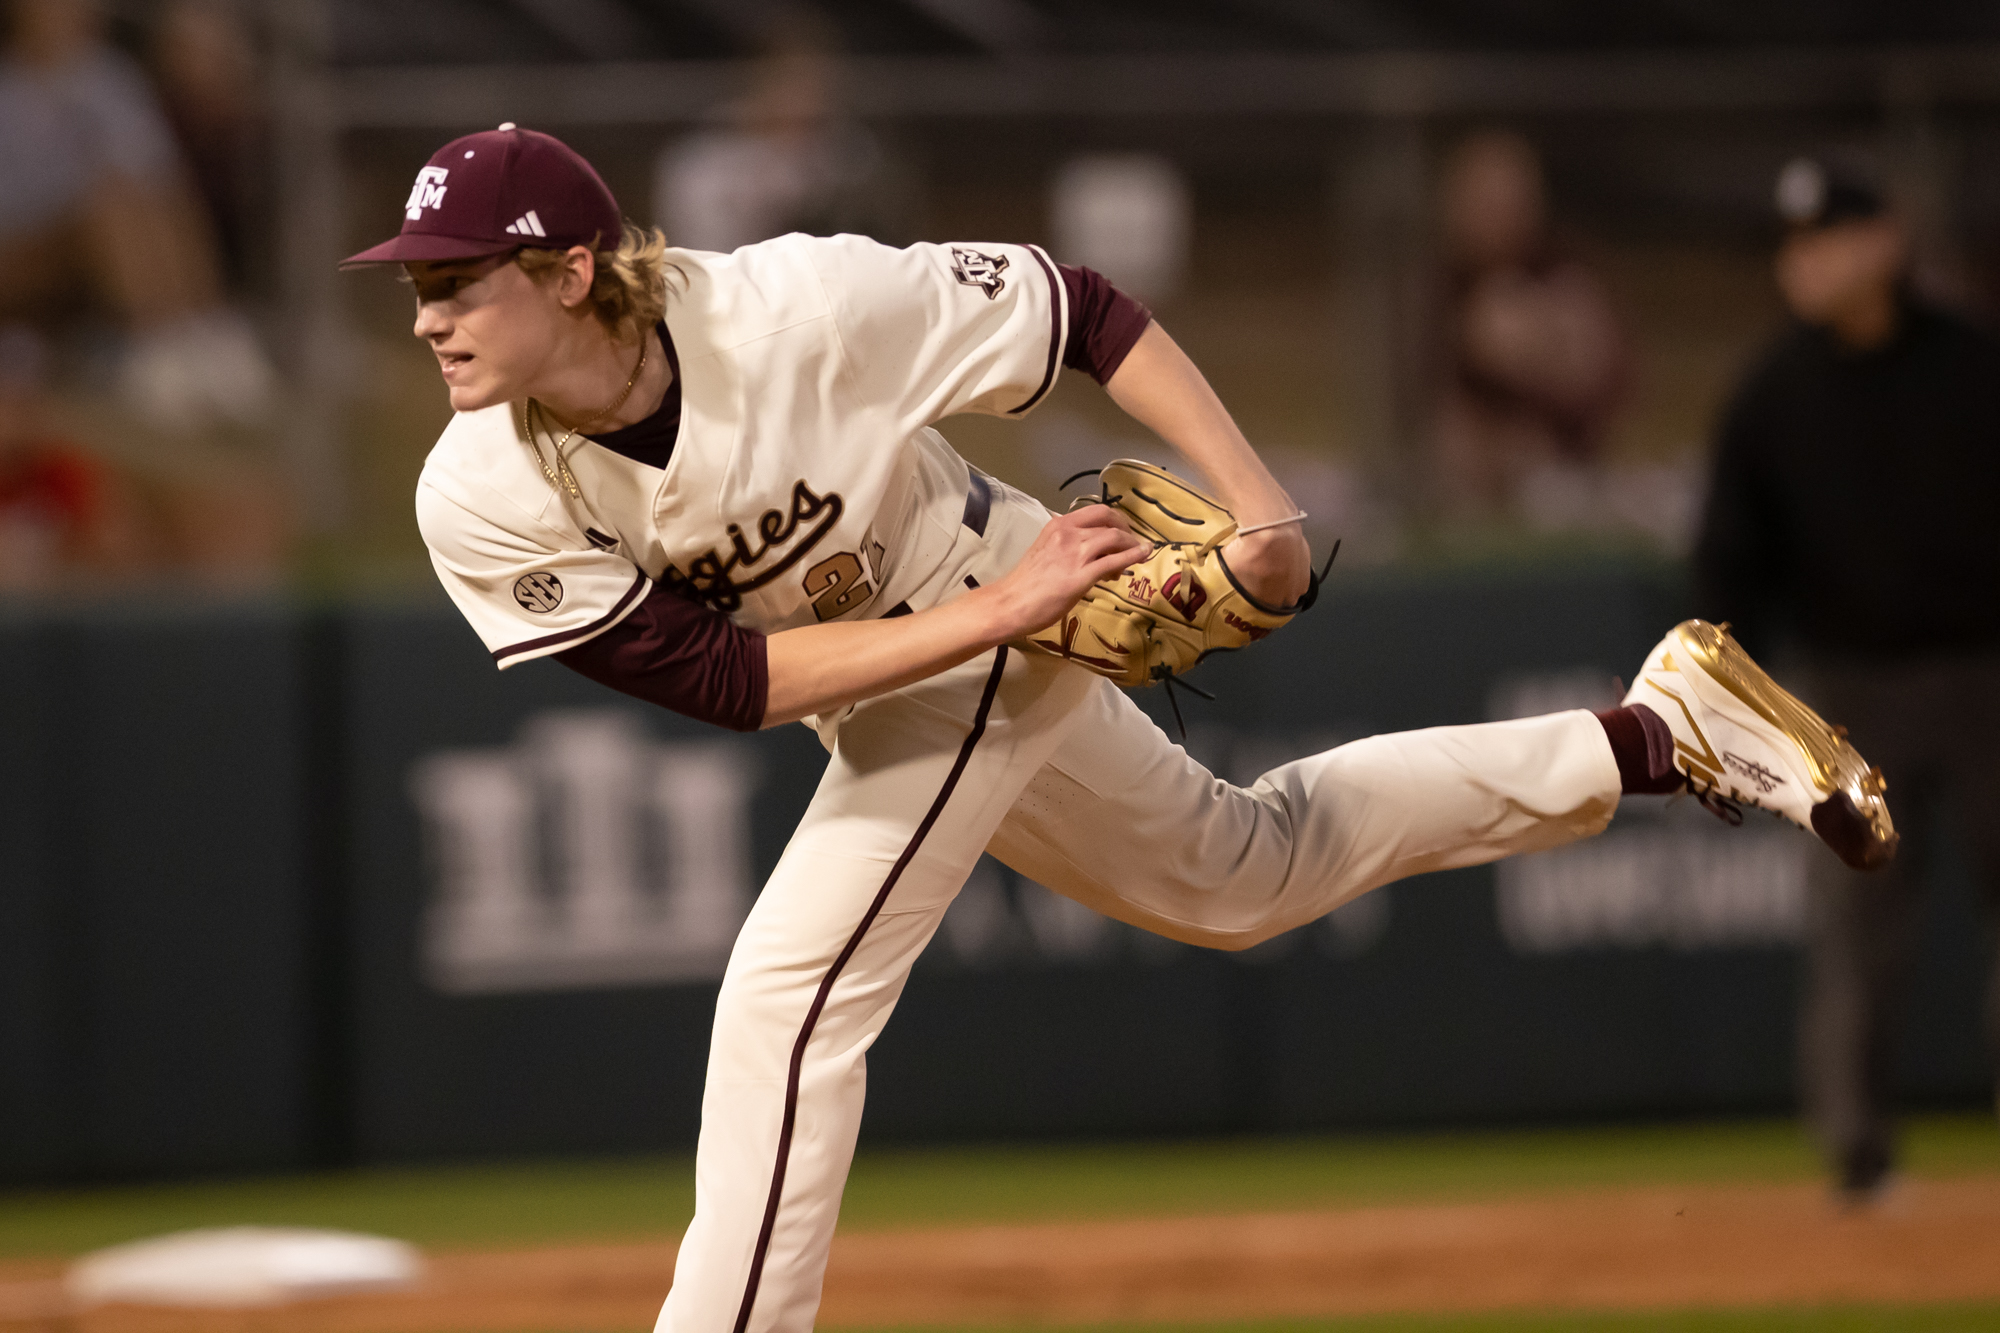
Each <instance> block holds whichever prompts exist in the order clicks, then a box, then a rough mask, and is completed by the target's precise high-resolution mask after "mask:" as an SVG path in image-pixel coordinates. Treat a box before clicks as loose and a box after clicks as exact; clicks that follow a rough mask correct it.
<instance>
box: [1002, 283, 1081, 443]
mask: <svg viewBox="0 0 2000 1333" xmlns="http://www.w3.org/2000/svg"><path fill="white" fill-rule="evenodd" d="M1028 253H1029V254H1031V255H1033V256H1034V257H1035V262H1036V263H1037V264H1040V265H1041V266H1042V276H1044V277H1046V278H1047V279H1048V280H1049V364H1048V368H1047V369H1045V370H1044V371H1043V372H1042V387H1041V388H1039V389H1037V390H1035V391H1034V393H1032V394H1030V395H1029V397H1028V401H1027V402H1025V403H1022V404H1021V405H1020V406H1019V407H1017V408H1014V409H1013V410H1012V411H1010V412H1009V413H1008V414H1007V415H1008V416H1010V417H1017V416H1019V415H1021V413H1023V412H1025V411H1027V410H1028V409H1029V408H1031V407H1033V406H1034V405H1035V404H1036V403H1039V402H1041V401H1042V398H1043V397H1044V396H1045V395H1046V394H1047V393H1048V391H1049V389H1050V388H1051V387H1053V386H1054V384H1055V382H1056V367H1057V366H1060V365H1061V364H1062V356H1063V342H1064V341H1065V340H1066V339H1067V338H1068V336H1069V321H1068V320H1065V319H1064V318H1063V303H1064V298H1065V296H1067V294H1068V292H1067V289H1065V288H1064V286H1063V282H1062V279H1061V278H1058V277H1057V276H1056V270H1055V266H1054V265H1052V264H1050V263H1049V259H1048V256H1047V255H1045V254H1043V253H1042V248H1041V247H1040V246H1039V245H1031V246H1029V247H1028Z"/></svg>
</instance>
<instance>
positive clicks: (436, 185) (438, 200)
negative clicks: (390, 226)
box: [403, 153, 472, 222]
mask: <svg viewBox="0 0 2000 1333" xmlns="http://www.w3.org/2000/svg"><path fill="white" fill-rule="evenodd" d="M466 156H467V157H470V156H472V155H471V154H470V153H467V154H466ZM450 174H451V168H449V167H425V168H424V169H423V170H421V171H419V172H418V173H417V183H416V184H415V185H412V186H411V187H410V197H409V199H408V200H406V201H405V202H404V204H403V216H404V217H406V218H408V219H409V220H410V221H412V222H415V221H417V220H418V219H420V218H422V217H423V215H424V210H425V209H426V208H443V207H444V192H445V189H446V188H447V187H446V186H445V183H444V178H445V177H446V176H449V175H450Z"/></svg>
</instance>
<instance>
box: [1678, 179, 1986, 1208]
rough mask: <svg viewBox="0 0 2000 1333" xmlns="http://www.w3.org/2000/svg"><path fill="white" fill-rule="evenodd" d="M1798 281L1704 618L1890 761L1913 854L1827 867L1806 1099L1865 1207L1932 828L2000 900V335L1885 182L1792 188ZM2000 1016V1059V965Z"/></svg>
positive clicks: (1784, 286)
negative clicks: (1921, 257) (1951, 827)
mask: <svg viewBox="0 0 2000 1333" xmlns="http://www.w3.org/2000/svg"><path fill="white" fill-rule="evenodd" d="M1777 193H1778V207H1779V211H1780V213H1781V214H1782V215H1783V216H1784V218H1785V221H1786V222H1787V223H1788V224H1789V227H1790V232H1789V234H1788V236H1787V237H1786V239H1785V241H1784V243H1783V245H1782V246H1781V248H1780V250H1779V252H1778V259H1777V266H1776V270H1777V279H1778V285H1779V287H1780V289H1781V290H1782V292H1783V295H1784V298H1785V302H1786V304H1787V306H1789V307H1790V309H1791V312H1792V314H1793V315H1794V316H1795V317H1796V323H1795V324H1794V326H1793V327H1792V328H1791V329H1790V330H1789V331H1788V332H1787V333H1786V334H1785V335H1784V336H1783V337H1781V338H1780V339H1779V340H1778V342H1777V344H1776V345H1775V346H1774V347H1773V348H1771V349H1770V351H1769V352H1768V353H1767V354H1766V355H1765V356H1764V358H1763V360H1762V361H1761V362H1760V363H1759V364H1758V365H1757V366H1756V367H1755V368H1754V369H1753V370H1752V371H1751V373H1750V375H1749V376H1748V378H1747V379H1746V380H1745V381H1744V383H1743V385H1742V387H1741V388H1740V390H1739V391H1738V393H1737V395H1736V398H1735V400H1734V402H1733V403H1732V404H1731V406H1730V408H1729V410H1728V412H1727V415H1726V417H1725V418H1724V421H1723V424H1722V430H1721V438H1720V442H1719V448H1718V450H1717V454H1716V459H1715V464H1714V471H1713V474H1712V479H1711V484H1710V489H1709V499H1708V506H1707V514H1706V518H1705V520H1704V523H1703V528H1702V532H1701V536H1700V539H1699V541H1698V543H1697V546H1696V551H1695V576H1696V586H1697V589H1698V592H1699V596H1700V598H1701V607H1702V611H1701V613H1702V614H1703V615H1704V616H1707V617H1710V618H1712V619H1716V620H1725V619H1726V620H1731V621H1734V622H1735V623H1736V625H1737V627H1738V631H1739V633H1740V634H1741V635H1742V637H1743V639H1744V641H1745V642H1746V644H1747V645H1749V646H1750V647H1751V648H1752V650H1753V651H1759V650H1760V645H1759V641H1760V640H1762V646H1761V650H1762V651H1769V650H1770V647H1771V645H1772V643H1773V642H1774V641H1777V640H1783V641H1785V642H1787V643H1788V644H1789V646H1790V647H1791V648H1792V649H1793V650H1794V651H1795V652H1796V653H1798V654H1799V655H1800V656H1801V657H1802V658H1803V659H1804V661H1803V665H1804V666H1805V667H1806V671H1805V673H1804V675H1803V677H1802V679H1804V680H1805V681H1807V682H1808V684H1807V689H1806V690H1802V691H1801V693H1802V694H1804V695H1805V697H1806V698H1807V699H1808V700H1809V701H1810V702H1811V703H1812V704H1813V706H1814V707H1815V708H1818V709H1819V710H1821V711H1822V712H1823V713H1825V714H1827V715H1830V716H1836V717H1840V718H1843V719H1846V720H1847V722H1848V725H1849V726H1850V728H1851V729H1852V732H1853V735H1854V738H1855V741H1856V742H1857V744H1859V746H1860V747H1861V748H1862V750H1863V751H1864V752H1865V753H1867V754H1868V755H1869V756H1871V757H1872V758H1874V759H1876V760H1878V761H1879V763H1880V765H1881V768H1882V770H1883V772H1884V774H1885V775H1886V776H1887V778H1888V780H1889V782H1890V784H1891V785H1890V799H1891V801H1892V802H1893V803H1894V806H1895V809H1896V820H1897V824H1898V826H1899V827H1900V828H1901V829H1902V830H1903V834H1904V841H1903V847H1902V851H1901V854H1900V855H1899V856H1898V858H1897V859H1896V860H1895V861H1894V862H1893V863H1891V864H1890V865H1889V866H1888V867H1887V868H1885V869H1884V870H1882V871H1880V872H1877V873H1874V874H1869V875H1863V874H1857V873H1856V872H1854V871H1850V870H1848V869H1846V868H1845V867H1843V866H1841V865H1839V864H1838V863H1835V862H1833V861H1831V860H1830V859H1828V858H1817V859H1816V860H1815V862H1814V863H1813V865H1812V868H1811V870H1810V872H1809V878H1808V910H1807V959H1806V977H1805V988H1804V1010H1803V1014H1802V1018H1801V1024H1800V1072H1801V1081H1802V1092H1803V1095H1804V1100H1805V1107H1806V1113H1807V1115H1808V1117H1809V1119H1810V1121H1811V1123H1812V1126H1813V1129H1814V1131H1815V1133H1816V1134H1817V1136H1818V1138H1819V1140H1820V1142H1821V1145H1822V1147H1823V1149H1824V1151H1825V1152H1826V1154H1827V1157H1828V1159H1829V1163H1830V1165H1831V1167H1832V1169H1833V1171H1834V1172H1835V1174H1836V1178H1837V1182H1838V1186H1839V1188H1840V1190H1841V1191H1842V1192H1843V1194H1844V1196H1845V1197H1846V1198H1847V1199H1849V1200H1850V1201H1852V1202H1855V1203H1862V1202H1866V1201H1868V1200H1869V1199H1871V1198H1873V1197H1874V1196H1875V1195H1876V1193H1877V1192H1878V1191H1879V1190H1880V1189H1881V1187H1882V1185H1883V1182H1884V1180H1885V1178H1886V1177H1887V1175H1888V1172H1889V1170H1890V1167H1891V1165H1892V1164H1893V1161H1894V1127H1893V1123H1892V1119H1891V1108H1892V1094H1893V1086H1892V1085H1893V1081H1894V1080H1893V1075H1894V1069H1895V1046H1896V1040H1895V1038H1896V1034H1897V1028H1898V1026H1899V1023H1900V1019H1901V1015H1902V1000H1903V997H1904V994H1905V992H1906V990H1907V987H1908V981H1909V977H1910V974H1911V970H1912V964H1913V962H1914V952H1915V945H1916V939H1917V924H1918V909H1919V905H1920V904H1919V894H1918V890H1919V886H1920V884H1921V882H1922V880H1923V878H1924V876H1925V874H1926V870H1927V868H1928V866H1929V865H1930V864H1931V863H1932V862H1933V860H1934V848H1933V847H1932V841H1933V839H1932V836H1931V835H1932V834H1933V830H1934V829H1936V828H1937V826H1938V824H1939V822H1940V820H1939V817H1940V816H1941V815H1947V814H1948V815H1950V816H1952V817H1954V820H1955V824H1956V828H1957V829H1958V831H1959V833H1960V836H1961V837H1962V839H1963V842H1964V848H1965V851H1966V853H1967V855H1968V857H1969V859H1970V861H1971V863H1972V866H1973V869H1974V872H1975V874H1976V875H1977V877H1978V879H1979V883H1980V886H1981V889H1982V891H1983V892H1984V894H1985V895H1986V897H1987V899H1988V901H1989V904H1991V905H1993V906H1995V907H2000V821H1996V820H1995V819H1994V817H1993V813H1992V812H1993V811H1994V810H1995V809H1996V808H2000V769H1996V767H1995V765H1994V763H1993V756H1994V754H1995V753H1996V751H2000V542H1996V541H1995V540H1994V539H1993V533H1994V529H1995V515H1996V514H1997V513H2000V342H1996V340H1995V339H1994V338H1993V337H1992V336H1991V335H1989V334H1988V333H1986V332H1985V331H1983V330H1981V329H1980V328H1978V327H1976V326H1975V325H1973V324H1972V323H1970V322H1969V321H1967V320H1966V319H1964V318H1962V317H1960V316H1958V315H1956V314H1953V313H1951V312H1948V311H1946V310H1943V309H1940V308H1938V307H1937V306H1935V305H1933V304H1931V303H1929V302H1927V301H1925V300H1923V299H1922V298H1921V297H1919V296H1917V295H1916V294H1915V293H1914V292H1912V290H1911V289H1910V284H1909V282H1908V268H1909V242H1908V233H1907V230H1906V228H1905V226H1904V224H1903V222H1902V220H1901V219H1900V218H1898V217H1897V216H1896V214H1895V213H1894V212H1893V211H1892V210H1891V209H1890V208H1889V207H1888V206H1887V204H1886V202H1885V200H1884V197H1883V195H1882V192H1881V191H1880V190H1879V189H1878V188H1877V187H1876V185H1875V183H1874V182H1873V181H1872V180H1871V179H1869V178H1868V177H1867V176H1866V175H1864V174H1862V173H1859V172H1856V171H1854V170H1852V169H1847V170H1839V169H1829V167H1828V166H1826V165H1825V164H1822V163H1820V162H1816V161H1812V160H1810V159H1800V160H1799V161H1796V162H1793V163H1792V164H1791V165H1790V166H1788V167H1786V169H1785V170H1784V172H1783V173H1782V174H1781V175H1780V176H1779V179H1778V192H1777ZM1986 1008H1987V1014H1986V1020H1987V1026H1988V1032H1989V1036H1990V1037H1991V1038H1992V1040H1993V1043H1994V1049H1995V1050H1996V1051H2000V968H1996V972H1995V984H1994V985H1993V986H1991V987H1989V990H1988V1001H1987V1006H1986Z"/></svg>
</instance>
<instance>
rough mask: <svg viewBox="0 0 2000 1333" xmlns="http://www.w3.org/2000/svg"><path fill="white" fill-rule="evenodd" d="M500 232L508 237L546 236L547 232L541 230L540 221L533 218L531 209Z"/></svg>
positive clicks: (533, 211) (533, 212)
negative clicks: (503, 232)
mask: <svg viewBox="0 0 2000 1333" xmlns="http://www.w3.org/2000/svg"><path fill="white" fill-rule="evenodd" d="M489 225H491V224H489ZM502 230H504V231H505V232H506V233H507V234H508V235H509V236H547V235H548V233H547V232H545V231H543V230H542V220H541V219H540V218H538V217H536V216H535V210H534V209H532V208H531V209H529V210H528V211H527V212H526V213H523V214H522V215H521V216H520V217H518V218H515V219H514V220H513V221H512V222H510V223H508V224H507V225H506V227H504V228H503V229H502Z"/></svg>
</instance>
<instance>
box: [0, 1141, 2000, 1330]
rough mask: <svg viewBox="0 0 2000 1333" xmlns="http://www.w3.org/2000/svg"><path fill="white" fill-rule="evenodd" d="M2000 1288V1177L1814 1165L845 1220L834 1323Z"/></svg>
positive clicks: (505, 1317)
mask: <svg viewBox="0 0 2000 1333" xmlns="http://www.w3.org/2000/svg"><path fill="white" fill-rule="evenodd" d="M673 1253H674V1248H673V1245H672V1244H671V1243H670V1242H667V1243H650V1244H644V1243H635V1244H617V1245H596V1246H564V1247H559V1248H546V1249H533V1250H515V1251H505V1252H487V1253H440V1254H436V1255H434V1256H432V1261H431V1275H430V1280H429V1282H428V1285H427V1286H426V1288H425V1289H424V1290H422V1291H420V1292H412V1293H408V1294H403V1295H396V1296H376V1297H366V1298H362V1297H351V1298H343V1299H337V1300H324V1301H315V1302H307V1303H303V1304H299V1305H294V1306H290V1307H286V1308H284V1309H282V1310H255V1311H231V1312H218V1311H213V1310H209V1311H200V1312H185V1311H178V1312H177V1311H169V1310H150V1309H140V1308H137V1307H124V1306H114V1307H106V1308H102V1309H97V1310H89V1311H78V1310H72V1309H69V1308H67V1306H66V1305H65V1303H64V1301H63V1299H62V1295H61V1287H60V1284H59V1282H58V1281H57V1277H58V1274H59V1271H60V1265H59V1264H55V1263H43V1264H20V1263H17V1264H11V1265H0V1329H4V1330H7V1331H8V1333H15V1331H17V1330H19V1331H21V1333H25V1331H26V1330H30V1329H33V1330H38V1331H46V1333H58V1331H60V1333H196V1331H197V1330H199V1333H277V1331H278V1330H283V1331H284V1333H433V1331H435V1333H447V1331H450V1333H464V1331H466V1330H494V1331H496V1333H497V1331H498V1330H503V1329H549V1328H565V1329H590V1330H605V1331H606V1333H610V1331H611V1330H633V1331H634V1333H637V1330H641V1329H648V1328H650V1327H651V1326H652V1321H653V1317H654V1315H655V1313H656V1312H657V1310H658V1307H659V1301H660V1298H661V1296H662V1295H663V1294H664V1292H665V1290H666V1287H667V1282H668V1277H669V1275H670V1274H671V1271H672V1267H673ZM1980 1300H2000V1178H1990V1179H1977V1180H1959V1181H1951V1182H1918V1183H1913V1184H1911V1185H1908V1186H1907V1187H1905V1188H1904V1189H1903V1190H1902V1191H1901V1192H1900V1193H1899V1194H1897V1195H1895V1196H1894V1197H1893V1198H1891V1199H1890V1200H1889V1201H1888V1202H1887V1204H1885V1205H1884V1206H1883V1207H1881V1208H1879V1209H1876V1210H1874V1211H1871V1212H1868V1213H1864V1214H1842V1213H1839V1212H1836V1211H1835V1210H1834V1209H1833V1208H1832V1207H1831V1206H1830V1205H1829V1204H1828V1202H1827V1199H1826V1197H1825V1195H1824V1193H1823V1192H1822V1191H1821V1190H1819V1189H1817V1188H1814V1187H1811V1186H1804V1185H1783V1186H1688V1187H1678V1188H1674V1187H1670V1188H1655V1189H1645V1190H1631V1191H1619V1192H1605V1193H1594V1194H1572V1195H1565V1196H1559V1197H1543V1198H1534V1199H1517V1200H1509V1201H1503V1202H1489V1203H1462V1204H1435V1205H1415V1206H1397V1207H1371V1208H1355V1209H1347V1210H1341V1211H1334V1212H1310V1213H1264V1214H1250V1215H1243V1216H1228V1217H1199V1218H1169V1219H1137V1220H1127V1221H1106V1222H1079V1223H1063V1224H1045V1225H1032V1226H993V1227H978V1228H966V1229H951V1230H928V1231H893V1232H891V1231H883V1232H864V1233H860V1234H855V1235H843V1236H841V1237H840V1239H839V1240H837V1241H836V1242H835V1245H834V1254H833V1262H832V1265H831V1267H830V1269H829V1271H828V1275H827V1284H826V1297H825V1303H824V1306H823V1308H822V1319H821V1322H822V1323H823V1324H825V1325H829V1326H837V1325H889V1324H900V1323H927V1324H955V1323H963V1324H979V1323H1005V1322H1023V1323H1026V1322H1036V1323H1054V1322H1078V1323H1080V1322H1092V1321H1098V1320H1106V1321H1109V1320H1128V1319H1129V1320H1143V1319H1173V1320H1202V1319H1241V1318H1251V1317H1260V1316H1301V1315H1304V1316H1311V1315H1343V1314H1372V1313H1384V1312H1391V1311H1467V1310H1555V1309H1597V1310H1617V1309H1671V1308H1676V1307H1746V1306H1775V1305H1784V1306H1808V1305H1822V1304H1845V1303H1942V1302H1954V1301H1980Z"/></svg>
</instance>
